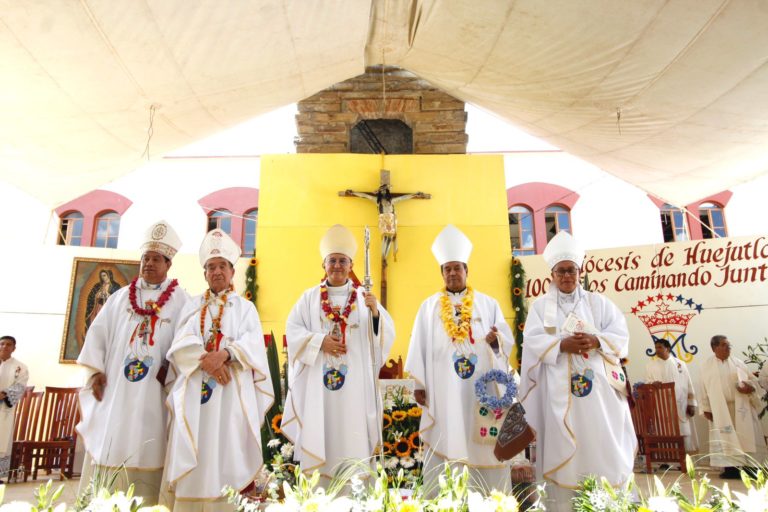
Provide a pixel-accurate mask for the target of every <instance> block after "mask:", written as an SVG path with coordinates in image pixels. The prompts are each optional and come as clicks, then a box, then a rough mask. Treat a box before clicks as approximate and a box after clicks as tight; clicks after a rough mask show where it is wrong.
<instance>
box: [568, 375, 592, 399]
mask: <svg viewBox="0 0 768 512" xmlns="http://www.w3.org/2000/svg"><path fill="white" fill-rule="evenodd" d="M594 377H595V374H594V372H592V370H590V369H587V370H586V371H585V372H584V373H583V374H581V373H574V374H573V375H571V393H572V394H573V396H575V397H579V398H581V397H584V396H587V395H588V394H590V393H591V392H592V381H593V379H594Z"/></svg>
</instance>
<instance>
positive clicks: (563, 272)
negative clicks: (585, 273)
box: [552, 267, 579, 277]
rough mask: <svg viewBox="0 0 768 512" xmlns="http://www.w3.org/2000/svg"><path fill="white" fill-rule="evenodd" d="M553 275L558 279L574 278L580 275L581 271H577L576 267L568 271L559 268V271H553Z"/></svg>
mask: <svg viewBox="0 0 768 512" xmlns="http://www.w3.org/2000/svg"><path fill="white" fill-rule="evenodd" d="M552 273H553V274H555V275H556V276H557V277H563V276H571V277H573V276H575V275H576V274H578V273H579V269H577V268H576V267H571V268H566V269H562V268H559V269H557V270H553V271H552Z"/></svg>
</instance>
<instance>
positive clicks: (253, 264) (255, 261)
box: [248, 258, 259, 267]
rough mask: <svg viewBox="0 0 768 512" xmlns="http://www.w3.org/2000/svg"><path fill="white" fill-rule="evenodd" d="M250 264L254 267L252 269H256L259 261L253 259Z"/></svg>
mask: <svg viewBox="0 0 768 512" xmlns="http://www.w3.org/2000/svg"><path fill="white" fill-rule="evenodd" d="M248 264H249V265H250V266H252V267H255V266H256V265H258V264H259V260H257V259H256V258H251V261H250V262H248Z"/></svg>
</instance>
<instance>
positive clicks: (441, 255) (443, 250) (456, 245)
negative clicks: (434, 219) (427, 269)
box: [432, 224, 472, 267]
mask: <svg viewBox="0 0 768 512" xmlns="http://www.w3.org/2000/svg"><path fill="white" fill-rule="evenodd" d="M432 254H434V255H435V259H436V260H437V262H438V263H439V264H440V266H441V267H442V266H443V265H445V264H446V263H448V262H449V261H459V262H461V263H464V264H467V263H469V255H470V254H472V242H471V241H470V240H469V238H467V235H465V234H464V233H462V232H461V231H460V230H459V228H457V227H456V226H454V225H453V224H448V225H447V226H445V227H444V228H443V230H442V231H441V232H440V234H438V235H437V237H436V238H435V241H434V242H433V243H432Z"/></svg>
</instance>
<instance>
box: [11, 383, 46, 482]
mask: <svg viewBox="0 0 768 512" xmlns="http://www.w3.org/2000/svg"><path fill="white" fill-rule="evenodd" d="M33 389H34V387H28V388H27V389H26V391H25V392H24V395H23V396H22V397H21V400H19V403H18V404H16V411H15V413H14V423H13V445H12V446H11V465H10V474H9V480H10V479H13V480H15V479H16V478H17V476H18V474H19V473H24V472H25V471H26V468H25V467H24V465H23V464H22V460H23V457H22V454H23V444H24V443H25V442H27V441H33V440H35V439H36V436H37V432H38V430H39V428H40V416H41V415H40V411H42V408H43V392H42V391H37V392H35V391H33Z"/></svg>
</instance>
